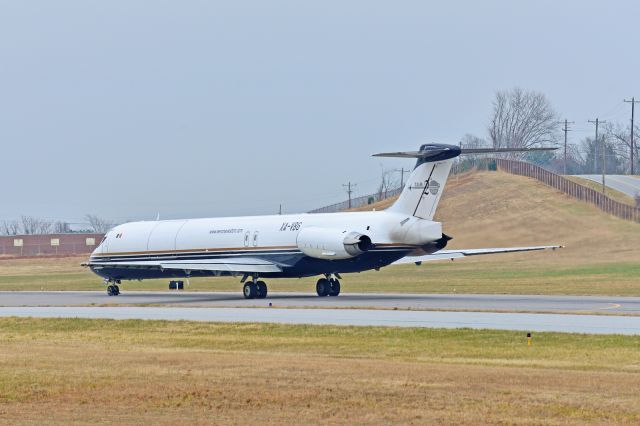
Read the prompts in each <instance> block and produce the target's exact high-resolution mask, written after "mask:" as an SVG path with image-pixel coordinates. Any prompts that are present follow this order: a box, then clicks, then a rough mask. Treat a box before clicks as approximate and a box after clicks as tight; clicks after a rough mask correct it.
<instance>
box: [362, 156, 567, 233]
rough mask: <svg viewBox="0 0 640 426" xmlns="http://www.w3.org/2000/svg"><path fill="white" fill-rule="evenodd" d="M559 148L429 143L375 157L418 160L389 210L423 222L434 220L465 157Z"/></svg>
mask: <svg viewBox="0 0 640 426" xmlns="http://www.w3.org/2000/svg"><path fill="white" fill-rule="evenodd" d="M555 149H557V148H471V149H463V148H460V147H458V146H455V145H445V144H435V143H433V144H425V145H422V146H421V147H420V150H419V151H403V152H386V153H382V154H375V155H374V157H396V158H417V159H418V161H417V163H416V166H415V168H414V169H413V171H412V172H411V175H410V176H409V179H408V180H407V183H406V184H405V186H404V188H403V189H402V193H401V194H400V197H399V198H398V200H397V201H396V202H395V203H394V204H393V205H392V206H391V207H390V208H389V211H391V212H397V213H403V214H406V215H411V216H415V217H418V218H420V219H427V220H433V215H434V214H435V212H436V209H437V207H438V203H439V202H440V197H442V193H443V192H444V186H445V184H446V183H447V178H448V177H449V172H450V171H451V166H452V165H453V161H454V159H455V158H456V157H458V156H459V155H464V154H489V153H502V152H530V151H550V150H555Z"/></svg>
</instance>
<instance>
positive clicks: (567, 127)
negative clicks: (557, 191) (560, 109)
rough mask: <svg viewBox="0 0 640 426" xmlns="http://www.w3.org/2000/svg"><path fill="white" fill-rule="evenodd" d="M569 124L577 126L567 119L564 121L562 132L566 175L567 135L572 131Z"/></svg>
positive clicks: (565, 171)
mask: <svg viewBox="0 0 640 426" xmlns="http://www.w3.org/2000/svg"><path fill="white" fill-rule="evenodd" d="M569 124H575V121H567V119H565V120H564V127H563V128H562V131H563V132H564V174H565V175H566V174H567V133H568V132H570V131H571V129H569Z"/></svg>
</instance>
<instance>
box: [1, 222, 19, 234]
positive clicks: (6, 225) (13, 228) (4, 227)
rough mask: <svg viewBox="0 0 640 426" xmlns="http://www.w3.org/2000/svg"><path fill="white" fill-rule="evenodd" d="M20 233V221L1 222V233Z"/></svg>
mask: <svg viewBox="0 0 640 426" xmlns="http://www.w3.org/2000/svg"><path fill="white" fill-rule="evenodd" d="M19 233H20V222H18V221H17V220H5V221H3V222H2V223H0V234H2V235H18V234H19Z"/></svg>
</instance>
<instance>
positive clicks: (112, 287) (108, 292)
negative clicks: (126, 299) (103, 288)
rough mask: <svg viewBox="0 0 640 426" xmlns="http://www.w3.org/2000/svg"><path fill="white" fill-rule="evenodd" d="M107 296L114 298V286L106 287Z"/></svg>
mask: <svg viewBox="0 0 640 426" xmlns="http://www.w3.org/2000/svg"><path fill="white" fill-rule="evenodd" d="M107 295H108V296H116V295H117V293H116V289H115V286H114V285H108V286H107Z"/></svg>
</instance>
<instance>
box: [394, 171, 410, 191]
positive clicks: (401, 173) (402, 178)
mask: <svg viewBox="0 0 640 426" xmlns="http://www.w3.org/2000/svg"><path fill="white" fill-rule="evenodd" d="M410 171H411V170H405V169H404V167H403V168H401V169H395V170H394V172H400V188H404V172H407V173H409V172H410Z"/></svg>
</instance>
